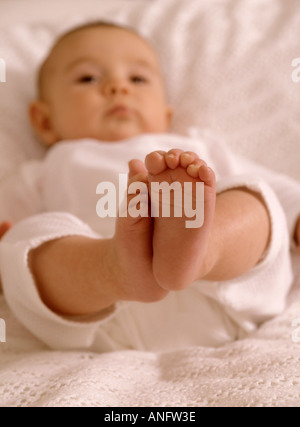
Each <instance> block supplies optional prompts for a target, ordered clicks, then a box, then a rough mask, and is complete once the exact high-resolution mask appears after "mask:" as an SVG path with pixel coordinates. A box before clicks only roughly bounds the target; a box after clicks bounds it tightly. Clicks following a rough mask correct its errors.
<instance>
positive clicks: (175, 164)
mask: <svg viewBox="0 0 300 427" xmlns="http://www.w3.org/2000/svg"><path fill="white" fill-rule="evenodd" d="M145 164H146V167H147V169H148V172H149V175H148V179H149V188H150V197H151V202H152V201H153V199H154V198H155V199H156V198H157V191H156V192H155V190H154V191H153V188H154V187H155V185H156V186H157V184H155V185H154V187H153V184H154V183H162V182H167V183H168V184H172V183H175V182H178V183H180V184H181V186H180V188H181V189H182V195H183V202H182V207H181V216H180V217H177V216H176V215H178V213H179V212H177V214H176V215H174V200H175V208H176V209H178V200H179V199H177V201H176V199H175V198H174V197H173V198H171V209H170V214H171V215H170V216H169V217H163V216H162V213H163V211H162V210H163V209H165V208H166V201H165V202H163V200H162V197H160V200H159V206H158V208H159V210H160V215H159V217H155V218H154V231H153V273H154V276H155V278H156V279H157V281H158V283H159V284H160V286H161V287H162V288H164V289H167V290H180V289H184V288H185V287H187V286H188V285H189V284H190V283H192V282H193V281H195V280H196V279H197V278H198V277H199V272H200V271H201V269H202V267H203V263H204V260H205V256H206V252H207V247H208V241H209V235H210V230H211V227H212V222H213V218H214V212H215V201H216V189H215V175H214V172H213V171H212V170H211V169H210V168H208V167H207V165H206V163H205V162H204V161H203V160H200V159H199V157H198V156H197V155H196V154H195V153H192V152H183V151H182V150H171V151H169V152H168V153H165V152H161V151H156V152H153V153H151V154H149V155H148V156H147V157H146V162H145ZM184 183H191V184H188V186H190V189H192V200H193V208H194V209H195V206H196V209H195V211H196V212H198V210H199V212H198V214H199V215H200V216H201V212H202V214H203V213H204V222H202V221H201V219H203V218H200V219H199V218H198V219H197V218H196V219H197V221H196V223H195V224H193V223H192V222H191V218H190V215H187V210H186V208H187V207H188V206H187V204H188V205H190V204H191V203H188V200H190V201H191V199H189V197H190V196H191V191H185V186H184ZM198 183H204V188H203V185H199V184H198ZM197 184H198V186H197ZM176 185H177V184H176ZM197 187H198V190H197ZM201 190H202V193H201ZM196 191H197V193H196ZM203 195H204V208H203V204H202V206H201V203H203V202H202V201H203V198H202V196H203ZM162 202H163V203H162ZM197 206H198V209H197ZM190 207H191V206H190ZM201 208H202V209H203V210H202V211H201V212H200V210H201ZM154 209H155V206H154ZM152 215H153V212H152ZM156 215H157V213H155V216H156ZM202 216H203V215H202ZM194 226H195V227H198V228H193V227H194Z"/></svg>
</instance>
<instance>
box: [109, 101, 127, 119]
mask: <svg viewBox="0 0 300 427" xmlns="http://www.w3.org/2000/svg"><path fill="white" fill-rule="evenodd" d="M132 114H133V110H132V109H131V108H129V107H127V106H126V105H122V104H120V105H115V106H114V107H112V108H111V109H110V110H109V111H108V113H107V115H108V116H121V117H128V116H131V115H132Z"/></svg>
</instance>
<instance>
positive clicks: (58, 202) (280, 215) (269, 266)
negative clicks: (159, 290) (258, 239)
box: [0, 134, 300, 352]
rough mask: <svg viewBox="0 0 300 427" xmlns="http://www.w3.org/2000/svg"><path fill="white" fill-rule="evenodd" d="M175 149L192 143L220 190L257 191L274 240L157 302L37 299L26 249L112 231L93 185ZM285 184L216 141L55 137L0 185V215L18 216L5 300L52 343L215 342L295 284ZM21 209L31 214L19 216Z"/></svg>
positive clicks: (280, 304)
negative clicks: (70, 314)
mask: <svg viewBox="0 0 300 427" xmlns="http://www.w3.org/2000/svg"><path fill="white" fill-rule="evenodd" d="M172 148H181V149H184V150H190V151H195V152H197V154H198V155H199V156H200V158H203V159H204V160H205V161H207V163H208V165H209V166H211V167H212V168H213V169H214V170H215V172H216V175H217V179H218V187H217V189H218V192H221V191H225V190H227V189H230V188H237V187H243V186H244V187H247V188H249V189H251V190H253V191H256V192H258V193H260V194H261V196H262V197H263V199H264V201H265V203H266V206H267V207H268V211H269V214H270V218H271V224H272V238H271V243H270V246H269V248H268V250H267V253H266V254H265V257H264V258H263V260H262V261H261V262H260V263H259V264H258V265H257V266H256V267H255V268H254V269H253V270H252V271H250V272H248V273H247V274H245V275H243V276H242V277H239V278H237V279H235V280H232V281H227V282H222V283H219V282H206V281H198V282H195V283H193V284H191V285H190V287H188V288H187V289H186V290H184V291H181V292H172V293H170V294H169V296H168V297H167V298H165V299H164V300H163V301H161V302H158V303H153V304H142V303H137V302H126V303H124V302H120V303H119V304H117V305H116V307H113V309H112V311H111V312H110V313H107V314H106V315H105V316H104V315H103V314H100V315H95V316H89V317H87V318H72V319H70V318H64V317H62V316H58V315H57V314H55V313H53V312H52V311H51V310H49V309H48V308H47V307H46V306H45V305H44V303H43V302H42V300H41V298H40V297H39V294H38V291H37V289H36V286H35V283H34V280H33V277H32V275H31V273H30V270H29V267H28V263H27V258H28V253H29V251H30V250H31V249H33V248H36V247H38V246H39V245H41V244H42V243H43V242H46V241H49V240H53V239H56V238H60V237H64V236H70V235H83V236H87V237H91V238H109V237H112V236H113V234H114V226H115V218H105V219H100V218H99V217H98V216H97V213H96V204H97V200H98V199H99V195H97V194H96V188H97V185H98V184H99V183H100V182H104V181H105V182H111V183H114V184H115V186H116V188H118V182H119V174H126V172H127V171H128V166H127V163H128V161H129V160H131V159H132V158H140V159H141V160H143V159H144V158H145V155H146V154H148V153H149V152H151V151H153V150H157V149H160V150H166V151H168V150H169V149H172ZM243 162H244V163H243ZM262 175H264V179H262ZM265 180H268V181H269V184H270V185H272V186H273V188H274V191H275V192H277V194H278V197H279V198H281V203H282V205H281V204H280V203H279V201H278V199H277V197H276V196H275V193H274V191H273V190H272V189H271V188H270V186H269V185H268V184H266V181H265ZM289 184H290V181H289V179H288V180H287V182H285V181H284V179H280V180H279V179H277V176H276V174H274V173H271V172H269V171H267V170H264V169H261V175H259V174H258V173H257V170H256V166H255V165H251V164H250V163H249V162H248V161H243V159H241V158H239V157H235V156H234V155H233V154H232V153H230V152H229V151H228V149H226V148H225V147H224V146H223V145H222V144H219V143H218V142H216V141H214V140H210V141H206V140H203V139H201V138H183V137H179V136H176V135H171V134H162V135H144V136H139V137H135V138H133V139H129V140H126V141H121V142H116V143H107V142H99V141H95V140H78V141H65V142H62V143H59V144H58V145H56V146H55V147H53V148H52V149H51V150H50V151H49V152H48V154H47V156H46V158H45V160H44V161H34V162H30V163H27V164H24V165H23V166H22V167H21V169H20V171H19V173H18V174H16V175H14V176H12V177H10V178H9V179H7V181H6V182H5V183H4V184H3V185H2V187H1V188H0V199H1V200H6V201H7V203H4V204H2V205H1V214H0V220H1V219H4V218H10V219H12V220H13V221H14V222H15V221H20V222H19V223H17V224H16V225H15V227H14V228H13V229H12V230H11V231H10V232H9V233H8V234H7V235H6V236H5V238H4V240H3V242H1V245H0V270H1V274H2V282H3V287H4V292H5V296H6V299H7V301H8V304H9V305H10V307H11V309H12V311H13V312H14V314H15V315H16V317H17V318H18V319H19V320H20V321H21V322H22V323H23V324H24V325H25V326H26V328H28V329H29V330H30V331H31V332H32V333H33V334H34V335H35V336H37V337H38V338H39V339H41V340H42V341H43V342H44V343H46V344H47V345H48V346H50V347H51V348H53V349H60V350H62V349H68V350H70V349H89V350H93V351H98V352H106V351H114V350H121V349H137V350H149V351H150V350H151V351H163V350H174V349H180V348H185V347H187V346H191V345H203V346H220V345H222V344H225V343H227V342H230V341H232V340H235V339H236V338H241V337H243V336H244V334H245V333H247V332H250V331H253V330H254V329H255V328H256V327H257V326H258V325H259V324H261V323H262V322H264V321H265V320H267V319H269V318H270V317H272V316H275V315H276V314H278V313H280V312H281V311H282V310H283V309H284V307H285V302H286V296H287V294H288V291H289V289H290V286H291V283H292V270H291V265H290V255H289V241H290V240H289V234H288V228H290V229H291V230H292V229H293V227H294V225H295V218H296V216H295V218H294V217H293V215H292V216H290V215H289V216H288V222H289V225H288V227H287V220H286V217H285V215H284V212H283V209H282V206H283V207H284V208H288V209H289V208H290V200H289V204H288V206H287V205H286V201H285V188H286V186H289ZM289 188H290V187H289ZM293 189H294V196H295V197H294V199H293V200H297V197H298V196H299V194H300V190H299V186H297V185H296V183H294V187H293ZM290 191H291V189H290ZM298 200H299V198H298ZM292 211H293V210H292ZM294 211H295V212H296V208H295V207H294ZM23 212H24V213H25V215H24V216H25V217H27V216H30V218H28V219H23V218H22V216H23V214H22V213H23ZM53 212H54V213H53ZM33 215H35V216H33ZM141 280H143V278H142V277H141Z"/></svg>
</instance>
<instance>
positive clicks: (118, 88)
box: [104, 79, 129, 96]
mask: <svg viewBox="0 0 300 427" xmlns="http://www.w3.org/2000/svg"><path fill="white" fill-rule="evenodd" d="M128 92H129V87H128V84H127V82H126V81H125V80H123V79H113V80H109V81H107V82H106V84H105V86H104V93H105V95H108V96H110V95H117V94H123V95H126V94H128Z"/></svg>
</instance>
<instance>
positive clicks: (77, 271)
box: [0, 22, 300, 351]
mask: <svg viewBox="0 0 300 427" xmlns="http://www.w3.org/2000/svg"><path fill="white" fill-rule="evenodd" d="M38 87H39V97H38V99H37V100H36V101H34V102H33V103H32V104H31V105H30V118H31V122H32V125H33V127H34V129H35V131H36V133H37V135H38V137H39V139H40V140H41V141H43V142H44V143H45V144H46V145H47V146H48V147H49V152H48V154H47V156H46V159H45V161H44V162H33V163H31V164H29V165H27V166H26V165H25V166H24V167H23V169H22V170H21V172H20V174H19V175H18V176H17V177H16V178H15V182H13V179H11V180H10V182H9V183H8V186H7V189H4V190H2V193H1V191H0V197H1V200H3V199H4V198H5V195H8V194H9V197H6V199H5V200H8V202H7V214H6V215H10V217H9V218H8V217H6V218H8V219H10V220H12V221H13V222H14V223H16V225H15V226H14V227H13V228H12V229H11V230H10V231H9V232H8V233H7V234H6V235H5V237H4V239H3V242H2V243H1V251H0V267H1V274H2V281H3V287H4V291H5V294H6V297H7V300H8V303H9V304H10V306H11V308H12V310H13V311H14V312H15V314H16V316H18V317H19V319H20V320H21V321H22V322H23V323H24V325H25V326H26V327H27V328H29V329H30V330H31V331H32V332H33V333H34V334H35V335H37V336H38V337H39V338H41V339H42V340H43V341H44V342H46V343H47V344H48V345H50V346H51V347H53V348H60V349H74V348H86V349H92V350H96V351H111V350H116V349H122V348H134V349H142V350H145V349H146V350H164V349H167V350H169V349H173V348H181V347H184V346H186V345H221V344H223V343H226V342H228V341H230V340H232V339H236V338H238V337H241V336H243V334H244V333H245V332H249V331H251V330H253V329H254V328H255V327H256V326H257V325H258V324H260V323H261V322H262V321H265V320H266V319H268V318H269V317H270V316H272V315H275V314H277V313H278V312H280V310H282V309H283V307H284V303H285V297H286V295H287V293H288V290H289V287H290V285H291V283H292V273H291V266H290V259H289V239H288V230H287V227H286V219H285V217H284V215H283V212H282V208H281V206H280V204H279V202H278V200H277V198H276V197H275V195H274V193H273V191H272V190H271V188H270V187H269V186H268V185H267V184H266V182H265V181H264V180H266V181H269V183H270V185H271V186H273V187H274V190H275V191H277V190H278V186H282V185H283V184H282V182H281V179H280V180H278V179H277V178H276V177H275V175H272V174H271V173H269V172H266V171H265V170H263V169H262V168H259V167H258V166H253V165H251V164H250V163H249V162H247V161H246V160H245V161H244V163H239V164H238V162H239V160H236V159H235V158H234V156H233V155H232V154H231V153H229V152H228V150H227V149H226V148H225V147H222V146H221V145H220V146H219V145H214V146H213V147H212V146H210V145H209V144H207V146H206V145H205V143H204V142H203V141H194V140H190V139H188V138H181V137H177V136H175V135H171V134H168V131H169V129H170V124H171V120H172V108H171V107H170V106H169V105H168V102H167V98H166V93H165V89H164V82H163V78H162V73H161V69H160V65H159V61H158V58H157V55H156V53H155V51H154V49H153V48H152V46H151V45H150V44H149V43H148V42H147V41H146V40H144V39H143V38H142V37H141V36H139V35H138V34H137V33H135V32H134V31H133V30H131V29H128V28H124V27H120V26H117V25H114V24H109V23H100V22H97V23H91V24H88V25H85V26H82V27H79V28H76V29H74V30H72V31H70V32H68V33H67V34H65V35H64V36H62V37H61V38H60V39H59V40H58V41H57V42H56V43H55V45H54V47H53V48H52V50H51V52H50V54H49V56H48V57H47V59H46V60H45V62H44V63H43V66H42V67H41V70H40V74H39V82H38ZM197 153H200V155H198V154H197ZM143 158H145V161H142V160H141V159H143ZM124 162H125V163H124ZM127 162H129V181H128V188H130V186H131V184H134V183H137V184H139V183H143V184H145V185H146V186H147V188H148V189H149V192H147V194H144V195H141V199H140V200H141V203H140V205H141V206H140V208H142V204H143V203H144V204H146V209H147V210H148V209H149V210H150V208H151V202H152V201H153V199H154V194H153V193H152V188H153V187H152V185H151V184H153V183H159V184H161V183H163V182H167V183H168V184H172V183H180V184H181V185H182V188H184V184H185V183H191V185H192V187H191V188H192V194H191V198H192V200H193V202H194V206H195V204H197V202H198V200H197V197H198V193H197V191H196V188H197V184H198V183H203V184H204V223H203V225H202V226H201V227H198V228H188V227H186V221H187V219H190V218H187V216H186V215H185V211H184V210H182V211H181V213H182V214H181V215H177V216H176V215H174V213H173V214H172V212H174V209H170V212H171V215H170V216H169V217H164V216H163V215H161V212H162V204H163V197H162V195H160V198H159V206H158V210H159V212H160V215H158V216H156V217H155V218H152V217H151V215H147V216H145V215H142V214H139V215H137V216H136V217H133V216H131V215H129V214H128V215H126V216H125V215H119V217H118V218H117V219H116V220H114V221H113V222H112V221H111V219H105V220H104V219H101V220H100V219H99V218H96V215H95V203H94V202H93V200H94V198H95V189H96V184H97V183H98V182H100V181H107V180H111V181H112V182H114V183H115V182H116V180H117V175H118V174H120V173H123V172H124V165H125V164H126V163H127ZM241 162H242V160H241ZM245 165H246V166H245ZM209 166H211V167H209ZM245 167H247V168H248V167H249V172H250V173H251V174H254V175H253V176H252V177H251V178H250V177H249V175H247V176H243V175H242V174H243V173H244V170H245V169H244V168H245ZM213 169H214V170H213ZM112 171H113V173H112ZM256 173H260V176H262V177H263V178H264V180H262V179H261V178H256ZM216 177H217V182H218V184H217V188H216ZM279 181H280V184H279ZM21 182H22V183H23V185H24V187H23V188H20V183H21ZM16 187H18V191H16V192H15V195H14V196H13V195H12V194H14V193H13V192H12V189H13V188H16ZM278 191H279V192H281V193H282V188H281V189H280V190H278ZM297 191H298V193H297V196H298V195H300V192H299V189H298V188H297V189H295V192H297ZM29 192H30V193H31V196H30V198H29V201H28V197H27V195H28V193H29ZM294 194H295V193H294ZM25 195H26V202H25ZM135 196H136V195H133V194H130V192H128V195H127V200H128V206H127V209H128V212H129V206H130V203H131V202H132V200H133V199H134V197H135ZM142 196H143V197H142ZM170 203H171V207H172V208H174V207H175V204H176V203H175V196H173V197H171V199H170ZM283 204H284V203H283ZM16 206H18V212H16ZM144 208H145V206H144ZM141 211H142V210H140V212H141ZM12 212H15V214H13V213H12ZM43 212H48V213H43ZM128 212H127V213H128ZM13 215H14V217H13ZM34 215H35V216H34ZM298 215H299V211H297V216H298ZM297 216H296V217H295V215H294V214H293V218H292V219H291V221H290V222H291V223H292V229H291V227H289V228H290V231H291V232H292V233H293V236H294V237H295V239H298V242H299V236H300V222H299V220H298V223H297V226H296V228H295V225H296V219H297ZM0 219H4V216H3V214H2V217H1V218H0ZM78 219H80V220H81V221H84V222H81V221H79V220H78ZM87 224H88V225H89V226H90V227H88V226H87ZM7 228H9V227H7V226H6V227H5V226H4V228H3V231H6V229H7ZM0 231H1V230H0ZM22 242H23V243H22ZM16 243H18V246H16ZM18 251H21V252H18ZM12 254H13V256H14V259H18V258H20V260H21V259H22V261H20V262H21V263H23V264H24V261H23V260H24V259H28V263H27V262H26V263H25V264H26V265H23V264H22V268H21V266H20V268H19V269H18V268H15V267H14V268H12V267H10V265H11V262H9V261H8V260H9V255H10V257H11V255H12ZM18 270H19V273H17V271H18ZM18 274H19V276H18ZM20 283H22V286H21V288H20ZM20 289H21V290H20ZM174 291H177V292H174ZM178 291H181V292H178ZM145 303H149V304H145ZM150 303H151V304H150Z"/></svg>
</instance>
